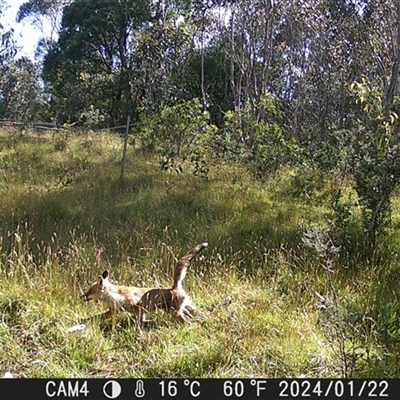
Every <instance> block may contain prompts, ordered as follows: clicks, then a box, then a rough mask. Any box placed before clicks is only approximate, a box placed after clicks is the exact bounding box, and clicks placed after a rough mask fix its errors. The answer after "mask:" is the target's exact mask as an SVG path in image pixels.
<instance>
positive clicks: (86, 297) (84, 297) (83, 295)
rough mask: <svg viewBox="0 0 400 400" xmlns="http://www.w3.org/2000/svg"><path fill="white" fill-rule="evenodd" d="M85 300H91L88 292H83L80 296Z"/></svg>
mask: <svg viewBox="0 0 400 400" xmlns="http://www.w3.org/2000/svg"><path fill="white" fill-rule="evenodd" d="M79 297H80V298H81V299H82V300H83V301H89V300H90V298H89V297H88V296H87V294H86V293H83V294H82V295H80V296H79Z"/></svg>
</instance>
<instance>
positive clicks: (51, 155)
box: [0, 131, 400, 378]
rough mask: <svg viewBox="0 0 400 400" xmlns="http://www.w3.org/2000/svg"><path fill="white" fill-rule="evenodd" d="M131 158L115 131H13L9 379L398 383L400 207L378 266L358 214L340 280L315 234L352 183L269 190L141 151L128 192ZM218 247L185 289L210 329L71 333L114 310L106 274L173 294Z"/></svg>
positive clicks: (285, 184) (320, 181)
mask: <svg viewBox="0 0 400 400" xmlns="http://www.w3.org/2000/svg"><path fill="white" fill-rule="evenodd" d="M121 153H122V142H121V139H120V138H119V137H118V136H114V135H111V134H108V133H101V134H94V133H83V134H79V133H77V134H74V135H70V136H64V135H62V134H59V133H57V134H56V135H55V136H54V137H53V136H51V135H47V134H33V133H29V134H26V135H25V136H23V137H20V136H19V134H18V133H17V132H13V131H1V132H0V198H1V202H0V374H4V373H5V372H6V371H10V372H12V373H13V374H14V375H16V376H20V377H142V378H143V377H296V376H300V375H306V376H308V377H340V376H344V375H347V376H352V377H367V376H369V377H395V376H398V374H399V372H400V362H399V360H398V357H397V356H396V354H398V352H399V350H400V345H399V343H400V328H399V326H400V324H399V315H400V314H399V313H400V307H399V301H398V298H399V291H398V288H397V285H398V281H399V271H400V264H399V262H398V256H397V250H396V249H397V248H398V244H399V241H400V237H399V234H398V233H397V229H396V227H397V226H398V221H399V218H400V212H399V207H400V206H399V204H400V201H399V198H397V197H396V198H395V199H394V202H393V210H394V216H393V217H394V218H393V224H392V231H391V232H390V235H388V236H387V237H386V238H385V239H384V240H382V243H381V244H380V248H379V249H378V250H377V251H376V252H375V253H373V254H372V255H370V256H368V257H367V256H365V255H364V254H363V242H362V238H361V235H360V234H359V231H360V228H359V226H360V224H359V221H358V220H357V215H359V213H358V210H357V208H356V207H354V210H353V218H352V220H351V221H350V222H351V223H350V225H349V236H348V237H347V239H346V240H348V246H347V247H346V248H347V250H346V251H343V254H341V255H339V256H333V258H332V260H333V265H334V268H333V272H332V273H327V272H326V270H325V269H324V268H323V267H322V266H321V264H324V263H325V262H326V261H327V259H326V257H325V258H324V257H321V254H318V252H315V251H313V250H312V249H310V248H308V247H306V246H305V245H304V243H303V241H302V239H303V236H304V232H305V231H306V230H308V229H310V228H313V227H326V226H328V220H329V219H330V218H332V210H331V208H330V203H329V198H330V194H331V193H332V191H333V190H334V189H337V188H338V187H341V188H343V189H344V190H346V191H349V186H348V182H347V183H346V182H344V183H343V181H342V180H340V179H339V180H338V179H336V177H333V178H329V179H328V177H327V176H323V174H321V173H318V171H315V170H312V169H310V170H309V171H308V172H307V171H306V172H304V170H301V171H300V170H296V169H291V170H287V169H283V170H281V171H278V172H277V173H275V174H272V175H271V176H270V177H268V179H267V180H266V181H265V182H263V183H260V182H257V181H255V180H254V179H253V178H252V176H251V175H250V174H249V173H248V172H247V171H246V170H245V169H244V168H243V167H241V166H239V165H232V164H224V163H220V162H215V161H212V160H210V172H209V176H208V179H203V178H199V177H195V176H193V175H191V174H190V173H189V172H187V171H186V172H185V171H184V173H183V174H180V175H174V174H169V173H165V172H161V171H160V170H159V166H158V161H159V160H158V158H157V157H156V156H154V155H152V154H148V153H142V152H141V151H140V149H135V148H134V147H133V146H130V148H129V154H128V156H129V159H128V165H127V168H128V169H127V173H126V180H125V182H124V184H122V185H121V184H120V183H119V171H120V156H121ZM307 174H308V175H307ZM202 241H208V242H209V244H210V246H209V248H208V249H207V250H205V252H204V254H203V255H202V257H200V258H199V259H197V260H196V261H195V262H194V263H193V266H192V268H191V270H190V271H189V274H188V276H187V279H186V280H185V287H186V288H187V290H188V292H190V294H191V296H192V297H193V300H194V302H195V304H196V305H197V306H198V307H199V308H200V309H201V315H200V317H201V318H199V320H198V321H196V322H194V323H193V324H189V325H180V324H177V323H176V322H175V321H173V320H172V319H171V318H170V316H168V315H166V314H165V313H161V312H160V313H156V315H155V316H154V318H153V319H155V324H154V326H152V327H151V328H145V329H143V330H140V329H138V328H137V325H136V322H135V318H133V319H132V318H129V316H127V315H123V314H121V315H119V316H118V317H116V318H115V319H114V320H112V321H109V322H104V321H101V320H97V319H94V320H93V321H91V322H90V323H88V324H87V327H86V329H85V330H82V331H76V332H69V331H68V328H69V327H71V326H73V325H76V324H77V323H78V322H79V320H80V319H81V318H85V317H88V316H91V315H95V314H99V313H100V312H101V311H103V309H104V307H103V306H102V305H100V304H85V303H83V302H81V301H80V299H79V294H80V291H81V289H84V288H85V287H86V286H87V284H88V282H92V281H93V280H94V279H95V278H96V277H97V276H98V275H99V274H100V273H101V272H102V271H103V269H105V268H108V269H110V272H111V278H112V279H113V280H114V281H117V282H119V283H124V284H134V285H138V286H139V285H143V286H144V285H146V286H147V285H163V286H164V285H165V286H168V285H170V284H171V275H172V272H173V269H174V265H175V262H176V259H177V258H179V256H180V255H183V254H184V253H185V252H186V251H187V249H188V248H190V247H191V246H193V245H195V244H197V243H199V242H202ZM330 282H331V283H330ZM316 293H318V294H319V295H320V296H322V297H325V298H326V300H327V302H326V304H321V298H320V297H319V296H318V295H317V294H316ZM335 296H336V298H337V300H336V301H333V300H334V299H335Z"/></svg>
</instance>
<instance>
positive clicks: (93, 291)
mask: <svg viewBox="0 0 400 400" xmlns="http://www.w3.org/2000/svg"><path fill="white" fill-rule="evenodd" d="M108 276H109V272H108V269H106V270H105V271H104V272H103V273H102V274H101V275H99V278H98V279H97V281H96V282H94V283H93V284H92V285H90V287H89V289H88V290H87V291H86V292H85V293H83V294H82V295H81V296H80V297H81V299H82V300H84V301H89V300H99V299H100V298H101V296H102V294H103V291H104V288H105V287H106V286H107V283H108Z"/></svg>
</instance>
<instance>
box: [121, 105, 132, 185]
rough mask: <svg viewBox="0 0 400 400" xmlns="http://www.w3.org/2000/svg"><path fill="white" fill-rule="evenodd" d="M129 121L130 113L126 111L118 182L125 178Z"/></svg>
mask: <svg viewBox="0 0 400 400" xmlns="http://www.w3.org/2000/svg"><path fill="white" fill-rule="evenodd" d="M130 123H131V114H130V112H128V114H127V116H126V127H125V135H124V148H123V151H122V160H121V175H120V176H119V181H120V183H123V181H124V179H125V167H126V153H127V150H128V138H129V127H130Z"/></svg>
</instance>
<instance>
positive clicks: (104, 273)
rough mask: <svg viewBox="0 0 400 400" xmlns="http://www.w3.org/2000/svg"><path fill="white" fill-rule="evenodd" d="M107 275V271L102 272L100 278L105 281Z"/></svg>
mask: <svg viewBox="0 0 400 400" xmlns="http://www.w3.org/2000/svg"><path fill="white" fill-rule="evenodd" d="M108 275H109V272H108V269H106V270H104V272H103V273H102V274H101V276H102V277H103V279H107V278H108Z"/></svg>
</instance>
